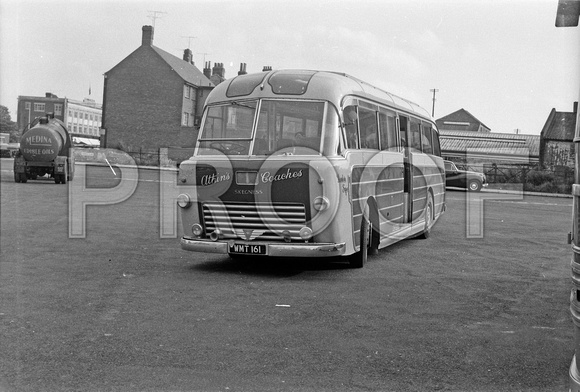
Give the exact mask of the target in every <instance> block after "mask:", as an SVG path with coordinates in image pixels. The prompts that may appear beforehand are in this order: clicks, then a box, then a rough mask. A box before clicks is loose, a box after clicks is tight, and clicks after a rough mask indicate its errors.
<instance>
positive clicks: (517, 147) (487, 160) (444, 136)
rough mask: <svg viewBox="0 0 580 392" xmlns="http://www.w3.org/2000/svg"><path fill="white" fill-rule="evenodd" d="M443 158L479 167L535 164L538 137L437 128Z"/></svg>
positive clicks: (538, 142)
mask: <svg viewBox="0 0 580 392" xmlns="http://www.w3.org/2000/svg"><path fill="white" fill-rule="evenodd" d="M439 132H440V138H441V154H442V155H443V157H444V158H445V159H449V160H452V161H455V162H459V163H467V164H469V166H470V167H473V168H479V169H483V168H484V167H487V166H488V165H492V164H494V163H495V164H496V165H500V164H536V163H538V161H539V152H540V136H538V135H522V134H515V133H491V132H473V131H449V130H440V131H439Z"/></svg>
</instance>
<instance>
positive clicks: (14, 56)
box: [0, 0, 580, 135]
mask: <svg viewBox="0 0 580 392" xmlns="http://www.w3.org/2000/svg"><path fill="white" fill-rule="evenodd" d="M557 5H558V1H557V0H478V1H476V0H471V1H469V0H462V1H459V0H430V1H427V0H421V1H419V0H415V1H413V0H357V1H352V0H349V1H345V0H332V1H331V0H235V1H226V0H212V1H209V0H187V1H185V0H180V1H134V0H133V1H121V0H114V1H112V0H48V1H46V0H44V1H43V0H37V1H28V0H0V105H3V106H6V107H8V109H9V111H10V114H11V116H12V120H13V121H15V120H16V114H17V113H16V107H17V100H18V96H19V95H32V96H44V94H45V93H46V92H52V93H54V94H56V95H58V96H59V97H67V98H69V99H76V100H82V99H84V98H92V99H94V100H95V101H97V102H99V103H101V102H102V100H103V80H104V79H103V75H104V73H105V72H107V71H109V70H110V69H111V68H113V67H114V66H115V65H116V64H118V63H119V62H120V61H122V60H123V59H124V58H125V57H127V56H128V55H129V54H130V53H131V52H133V51H134V50H135V49H137V48H138V47H139V46H140V45H141V28H142V26H144V25H154V42H153V45H154V46H157V47H159V48H161V49H163V50H165V51H167V52H169V53H171V54H174V55H175V56H177V57H180V58H181V57H182V56H183V51H184V49H186V48H188V47H189V48H190V49H191V50H192V52H193V54H194V61H195V65H196V66H197V67H198V68H199V69H203V65H204V61H211V62H212V65H213V63H215V62H219V63H224V66H225V69H226V74H225V76H226V78H231V77H234V76H236V75H237V72H238V70H239V67H240V63H246V64H247V71H248V73H252V72H260V71H261V70H262V68H263V66H266V65H268V66H272V68H273V69H285V68H286V69H287V68H291V69H298V68H304V69H318V70H328V71H339V72H345V73H347V74H350V75H352V76H355V77H357V78H359V79H362V80H364V81H366V82H368V83H371V84H373V85H375V86H377V87H379V88H382V89H384V90H387V91H389V92H391V93H394V94H396V95H399V96H401V97H404V98H407V99H409V100H411V101H414V102H415V103H417V104H419V105H421V106H423V107H424V108H425V109H426V110H428V111H429V112H431V111H432V110H433V93H432V92H431V90H432V89H437V90H438V91H437V92H436V95H435V98H436V100H435V107H434V117H435V118H436V119H437V118H441V117H443V116H446V115H448V114H450V113H453V112H455V111H457V110H459V109H465V110H467V111H468V112H469V113H471V114H472V115H473V116H475V117H476V118H477V119H478V120H479V121H481V122H482V123H483V124H485V125H486V126H487V127H489V128H490V129H491V131H492V132H499V133H513V132H515V130H519V132H520V133H524V134H535V135H539V134H540V132H541V130H542V127H543V126H544V124H545V122H546V120H547V118H548V116H549V114H550V111H551V110H552V109H553V108H554V109H556V110H557V111H565V112H571V111H572V110H573V103H574V102H575V101H578V97H579V91H580V27H567V28H556V27H555V19H556V10H557ZM154 16H156V17H154ZM189 37H195V38H189ZM89 90H90V95H89Z"/></svg>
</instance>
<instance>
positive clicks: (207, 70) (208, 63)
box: [203, 61, 211, 79]
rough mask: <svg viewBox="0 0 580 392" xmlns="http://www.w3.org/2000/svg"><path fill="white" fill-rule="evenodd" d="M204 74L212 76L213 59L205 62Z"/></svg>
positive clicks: (207, 76) (208, 76)
mask: <svg viewBox="0 0 580 392" xmlns="http://www.w3.org/2000/svg"><path fill="white" fill-rule="evenodd" d="M203 75H204V76H205V77H206V78H208V79H209V78H210V77H211V61H206V62H205V64H204V66H203Z"/></svg>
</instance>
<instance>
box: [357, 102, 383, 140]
mask: <svg viewBox="0 0 580 392" xmlns="http://www.w3.org/2000/svg"><path fill="white" fill-rule="evenodd" d="M358 116H359V125H360V144H361V148H372V149H375V150H376V149H378V148H379V137H378V130H377V114H376V112H375V111H374V110H369V109H365V108H363V107H361V108H359V110H358Z"/></svg>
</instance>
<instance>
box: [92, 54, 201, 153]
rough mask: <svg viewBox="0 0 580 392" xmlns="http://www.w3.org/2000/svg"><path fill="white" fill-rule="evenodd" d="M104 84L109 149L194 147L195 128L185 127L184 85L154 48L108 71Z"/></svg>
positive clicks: (132, 55)
mask: <svg viewBox="0 0 580 392" xmlns="http://www.w3.org/2000/svg"><path fill="white" fill-rule="evenodd" d="M105 84H106V86H105V97H104V102H103V105H104V107H103V127H104V128H106V145H105V147H108V148H117V147H118V145H119V143H121V144H123V145H124V146H125V147H126V148H127V149H139V148H144V149H158V148H160V147H168V146H190V145H192V144H193V138H194V136H195V131H194V129H193V128H191V127H182V126H181V116H182V105H183V84H184V82H183V80H182V79H181V78H180V77H179V76H178V75H177V74H176V73H175V72H173V71H172V70H171V68H170V66H169V65H168V64H167V63H166V62H165V61H163V59H161V57H159V55H158V54H157V53H156V52H155V51H154V50H153V49H152V48H151V47H150V46H147V45H143V46H140V47H139V48H137V49H136V50H135V51H134V52H133V53H131V54H130V55H129V56H128V57H126V58H125V59H124V60H123V61H121V62H120V63H119V64H117V65H116V66H115V67H114V68H113V69H111V70H110V71H109V72H107V76H106V80H105Z"/></svg>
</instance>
